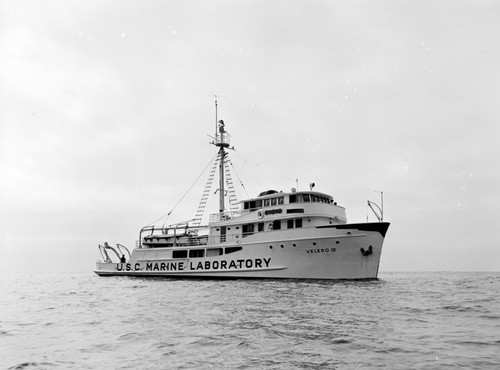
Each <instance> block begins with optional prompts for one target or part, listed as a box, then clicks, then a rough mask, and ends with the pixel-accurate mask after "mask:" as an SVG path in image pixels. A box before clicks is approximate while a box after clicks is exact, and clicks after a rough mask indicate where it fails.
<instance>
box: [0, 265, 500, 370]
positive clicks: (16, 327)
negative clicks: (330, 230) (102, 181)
mask: <svg viewBox="0 0 500 370" xmlns="http://www.w3.org/2000/svg"><path fill="white" fill-rule="evenodd" d="M379 277H380V279H379V280H377V281H336V282H335V281H322V280H314V281H299V280H169V279H157V278H154V279H145V278H123V277H98V276H94V275H92V274H91V273H90V272H89V273H88V274H31V275H23V276H21V275H19V276H9V275H0V279H1V281H0V282H1V284H0V368H1V369H376V368H384V369H455V368H464V369H500V272H495V273H485V272H481V273H478V272H469V273H462V272H460V273H456V272H435V273H429V272H426V273H381V274H380V275H379Z"/></svg>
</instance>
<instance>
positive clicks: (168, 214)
mask: <svg viewBox="0 0 500 370" xmlns="http://www.w3.org/2000/svg"><path fill="white" fill-rule="evenodd" d="M216 156H217V154H216V155H214V156H213V157H212V159H211V160H210V162H208V164H207V166H206V167H205V168H204V169H203V171H202V172H201V173H200V175H199V176H198V177H197V178H196V180H194V182H193V184H192V185H191V186H190V187H189V189H188V190H187V191H186V192H185V193H184V195H183V196H182V197H181V198H180V199H179V201H178V202H177V203H176V204H175V206H174V208H172V209H171V210H170V212H168V213H167V214H166V215H163V216H161V217H160V218H159V219H157V220H155V221H153V222H150V223H149V224H148V226H150V225H154V224H155V223H157V222H158V221H160V220H161V219H162V218H164V217H166V219H165V222H164V223H163V225H162V227H164V226H165V224H166V223H167V220H168V218H169V217H170V214H171V213H172V212H173V211H174V210H175V209H176V208H177V206H178V205H179V203H180V202H182V200H183V199H184V198H185V197H186V195H187V194H188V193H189V192H190V191H191V189H192V188H193V187H194V186H195V184H196V183H197V182H198V180H199V179H200V177H201V176H202V175H203V174H204V173H205V171H206V170H207V168H208V167H209V166H210V165H211V164H212V162H213V160H214V158H215V157H216Z"/></svg>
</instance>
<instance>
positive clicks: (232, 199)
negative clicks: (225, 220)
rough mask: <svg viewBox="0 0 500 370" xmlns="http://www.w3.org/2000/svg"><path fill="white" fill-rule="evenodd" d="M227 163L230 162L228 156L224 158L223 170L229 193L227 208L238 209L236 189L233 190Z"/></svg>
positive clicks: (229, 163) (233, 210)
mask: <svg viewBox="0 0 500 370" xmlns="http://www.w3.org/2000/svg"><path fill="white" fill-rule="evenodd" d="M229 165H231V166H232V163H231V161H230V159H229V158H228V157H226V158H224V172H225V174H226V184H227V189H228V193H229V208H230V209H231V211H232V212H235V211H237V210H238V198H237V197H236V191H235V190H234V184H233V178H232V177H231V169H230V168H229Z"/></svg>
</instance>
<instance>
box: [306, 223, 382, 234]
mask: <svg viewBox="0 0 500 370" xmlns="http://www.w3.org/2000/svg"><path fill="white" fill-rule="evenodd" d="M389 225H390V223H389V222H370V223H359V224H342V225H326V226H316V228H317V229H356V230H359V231H377V232H379V233H380V235H382V236H383V237H384V238H385V234H386V233H387V230H388V229H389Z"/></svg>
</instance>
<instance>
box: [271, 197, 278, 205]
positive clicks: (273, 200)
mask: <svg viewBox="0 0 500 370" xmlns="http://www.w3.org/2000/svg"><path fill="white" fill-rule="evenodd" d="M276 202H277V200H276V198H273V199H271V205H272V206H275V205H276Z"/></svg>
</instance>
